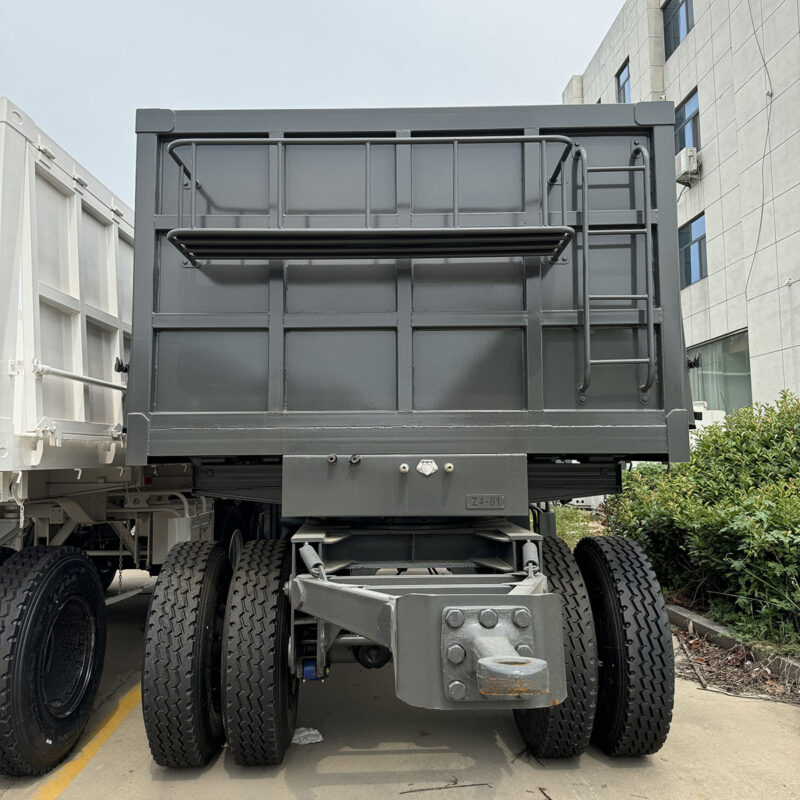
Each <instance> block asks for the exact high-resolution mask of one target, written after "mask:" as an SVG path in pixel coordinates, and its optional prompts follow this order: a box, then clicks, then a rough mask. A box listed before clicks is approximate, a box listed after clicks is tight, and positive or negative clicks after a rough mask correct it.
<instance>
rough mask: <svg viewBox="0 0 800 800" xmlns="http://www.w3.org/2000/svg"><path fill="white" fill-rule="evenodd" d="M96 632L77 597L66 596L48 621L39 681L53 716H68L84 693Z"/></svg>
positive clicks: (90, 666) (91, 620) (91, 670)
mask: <svg viewBox="0 0 800 800" xmlns="http://www.w3.org/2000/svg"><path fill="white" fill-rule="evenodd" d="M95 633H96V631H95V621H94V616H93V615H92V612H91V609H90V608H89V606H88V604H87V603H86V602H85V601H84V600H83V599H82V598H80V597H71V598H70V599H69V600H67V602H66V603H64V605H62V606H61V608H59V610H58V613H57V614H56V617H55V619H54V620H53V622H52V624H51V625H50V629H49V630H48V632H47V640H46V644H45V648H44V658H43V659H42V667H41V672H40V681H39V685H40V687H41V694H42V699H43V701H44V705H45V707H46V708H47V710H48V711H49V712H50V713H51V714H52V715H53V716H54V717H58V718H64V717H68V716H70V714H72V713H73V712H74V711H75V709H76V708H78V706H79V705H80V704H81V701H82V700H83V698H84V695H85V694H86V687H87V686H88V685H89V682H90V681H91V678H92V672H93V668H92V659H93V655H94V646H95Z"/></svg>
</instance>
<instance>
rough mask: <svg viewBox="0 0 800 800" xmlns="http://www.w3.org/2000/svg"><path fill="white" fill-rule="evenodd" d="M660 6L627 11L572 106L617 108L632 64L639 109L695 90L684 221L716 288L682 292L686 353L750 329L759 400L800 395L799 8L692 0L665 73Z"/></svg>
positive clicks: (578, 79)
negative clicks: (695, 161) (703, 250)
mask: <svg viewBox="0 0 800 800" xmlns="http://www.w3.org/2000/svg"><path fill="white" fill-rule="evenodd" d="M661 4H662V3H661V2H660V0H628V1H627V2H626V3H625V5H624V6H623V8H622V11H620V13H619V15H618V17H617V19H616V20H615V21H614V23H613V24H612V26H611V28H610V29H609V32H608V34H607V35H606V37H605V39H604V40H603V43H602V44H601V45H600V48H599V49H598V51H597V53H595V55H594V56H593V58H592V59H591V61H590V62H589V65H588V67H587V68H586V71H585V72H584V73H583V75H580V76H575V77H574V78H573V79H572V80H571V81H570V82H569V84H568V85H567V88H566V89H565V91H564V97H563V99H564V102H567V103H569V102H573V103H574V102H587V103H594V102H596V101H597V100H598V98H600V99H601V100H602V102H615V101H616V73H617V71H618V70H619V68H620V67H621V66H622V64H623V63H624V61H625V59H626V58H630V63H631V94H632V99H633V101H634V102H635V101H639V100H651V99H661V98H664V99H667V100H671V101H673V102H674V103H675V104H676V105H677V104H679V103H680V102H682V101H683V100H684V99H685V98H686V97H687V95H689V94H690V93H691V92H692V90H693V89H694V88H695V87H697V91H698V97H699V104H700V137H701V144H702V148H701V159H702V178H701V180H700V181H699V182H698V183H697V184H695V185H694V186H692V187H691V188H686V189H684V188H683V187H677V192H678V197H679V200H678V221H679V224H683V223H684V222H687V221H688V220H690V219H692V218H694V217H695V216H697V215H698V214H700V213H701V212H705V215H706V236H707V254H708V277H707V278H705V279H703V280H701V281H698V282H697V283H695V284H693V285H691V286H689V287H687V288H686V289H684V290H683V292H682V296H681V300H682V305H683V314H684V329H685V332H686V340H687V344H688V345H690V346H691V345H697V344H701V343H703V342H706V341H709V340H712V339H716V338H718V337H721V336H724V335H726V334H728V333H732V332H734V331H737V330H742V329H744V328H747V330H748V339H749V347H750V369H751V383H752V391H753V399H754V400H759V401H771V400H774V399H775V397H776V396H777V394H778V392H779V391H780V390H781V389H783V388H788V389H791V390H792V391H795V392H800V285H798V284H800V0H694V27H693V28H692V30H691V31H690V32H689V34H688V35H687V37H686V38H685V39H684V41H683V42H681V44H680V45H678V47H677V49H676V50H675V52H674V53H673V54H672V55H671V56H670V58H669V59H668V60H667V61H666V63H665V62H664V36H663V23H662V15H661V10H660V6H661ZM751 14H752V16H751ZM759 45H760V48H761V52H763V60H762V55H761V52H760V51H759ZM764 60H766V69H765V67H764ZM767 72H768V73H769V79H768V78H767ZM770 80H771V96H770V95H769V94H768V90H769V89H770ZM768 122H769V134H768V135H767V124H768Z"/></svg>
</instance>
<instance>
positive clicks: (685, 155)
mask: <svg viewBox="0 0 800 800" xmlns="http://www.w3.org/2000/svg"><path fill="white" fill-rule="evenodd" d="M699 180H700V157H699V156H698V154H697V148H696V147H684V148H683V150H681V151H680V153H678V155H676V156H675V181H676V182H677V183H682V184H684V186H691V185H692V184H693V183H697V181H699Z"/></svg>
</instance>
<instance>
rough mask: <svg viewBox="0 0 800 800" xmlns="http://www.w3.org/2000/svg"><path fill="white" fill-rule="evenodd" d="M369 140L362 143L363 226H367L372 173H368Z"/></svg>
mask: <svg viewBox="0 0 800 800" xmlns="http://www.w3.org/2000/svg"><path fill="white" fill-rule="evenodd" d="M369 145H370V143H369V142H366V143H365V144H364V227H365V228H369V207H370V197H369V194H370V184H371V183H372V175H371V173H370V160H371V159H370V150H369Z"/></svg>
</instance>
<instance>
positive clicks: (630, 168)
mask: <svg viewBox="0 0 800 800" xmlns="http://www.w3.org/2000/svg"><path fill="white" fill-rule="evenodd" d="M588 172H644V165H642V164H631V165H629V166H622V167H589V169H588Z"/></svg>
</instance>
